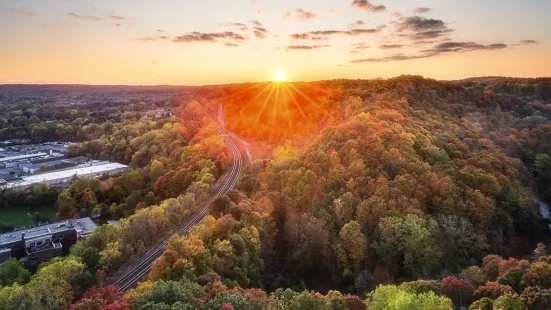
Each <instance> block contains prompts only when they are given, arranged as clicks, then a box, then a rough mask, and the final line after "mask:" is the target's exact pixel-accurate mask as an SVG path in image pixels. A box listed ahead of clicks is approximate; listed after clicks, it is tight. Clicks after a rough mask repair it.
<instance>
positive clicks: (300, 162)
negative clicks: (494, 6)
mask: <svg viewBox="0 0 551 310" xmlns="http://www.w3.org/2000/svg"><path fill="white" fill-rule="evenodd" d="M259 98H260V99H259ZM278 98H279V99H278ZM179 104H180V106H179V108H178V109H179V111H180V113H179V114H177V117H175V118H174V119H172V120H171V122H170V123H167V124H164V125H162V126H159V124H151V126H149V127H148V125H147V124H146V123H136V124H125V125H124V126H122V127H119V128H118V129H117V130H106V131H103V132H101V133H100V134H97V135H94V136H93V138H90V139H87V142H84V143H81V144H79V145H76V146H75V147H74V148H73V151H74V153H75V154H79V155H93V156H98V157H108V158H114V159H118V160H123V161H126V162H130V163H131V164H132V166H133V167H134V168H135V170H134V171H133V172H130V173H128V174H127V175H123V176H122V177H121V178H120V179H116V180H111V181H110V182H111V183H109V184H102V185H103V186H96V185H87V184H85V183H84V181H79V182H77V183H75V184H76V185H75V184H73V186H71V187H70V188H69V189H68V190H66V191H65V192H63V193H62V194H61V195H60V197H59V199H58V207H59V208H60V209H59V210H60V211H61V210H65V209H68V210H70V212H74V210H72V209H70V208H69V206H74V205H75V203H74V201H78V202H79V203H84V204H82V205H79V207H78V208H84V209H86V208H89V207H90V208H92V209H93V208H94V207H95V206H96V205H102V204H103V205H102V207H101V208H100V209H101V210H102V214H103V216H104V217H105V218H111V217H117V218H118V217H127V219H125V220H123V222H122V226H121V227H120V228H117V227H113V226H107V225H106V226H102V227H101V228H100V229H98V230H97V231H96V232H95V233H94V234H93V235H92V236H91V237H90V238H88V239H87V240H85V241H84V242H80V243H78V244H77V245H76V246H75V247H74V248H73V250H72V252H71V254H72V255H71V256H69V257H66V258H63V259H62V260H56V261H53V262H50V263H47V264H45V265H44V266H43V267H41V268H40V269H39V271H38V272H37V273H36V274H34V275H32V276H30V277H29V275H28V274H26V273H24V271H21V270H19V267H17V266H16V264H15V263H13V264H11V265H9V267H4V266H2V267H0V268H10V272H11V273H10V274H12V275H13V274H17V275H19V276H18V277H11V278H9V279H6V280H2V277H1V275H2V274H4V273H7V271H5V272H4V273H3V271H1V270H0V281H2V282H0V284H1V285H4V287H3V288H2V289H1V290H0V308H2V307H5V308H6V309H17V306H18V303H19V302H20V300H22V299H23V297H24V296H35V298H34V299H33V302H34V303H33V304H32V307H33V308H35V309H63V308H67V307H69V305H70V304H71V303H72V305H71V306H70V307H71V309H213V310H218V309H225V310H229V309H239V310H241V309H254V310H256V309H259V310H260V309H270V310H272V309H274V310H275V309H293V310H294V309H297V310H298V309H389V308H388V307H389V306H390V307H391V309H450V308H452V307H453V308H457V309H459V308H461V307H464V308H468V309H549V308H551V304H550V300H551V256H550V255H549V253H548V251H547V250H546V245H547V248H549V246H550V241H551V238H550V237H551V234H550V232H551V231H550V228H549V223H550V222H549V220H546V219H544V218H543V217H542V216H541V214H540V207H541V206H540V204H539V203H538V202H540V201H544V202H547V203H549V202H551V183H550V181H551V157H550V156H551V121H550V120H551V79H530V80H529V79H507V78H479V79H471V80H465V81H454V82H441V81H435V80H428V79H424V78H421V77H415V76H404V77H399V78H394V79H389V80H370V81H360V80H358V81H349V80H335V81H326V82H319V83H312V84H310V85H309V84H303V83H299V84H296V85H292V86H289V85H288V84H285V83H283V84H276V85H272V86H270V85H265V84H258V85H249V84H243V85H233V86H224V87H222V86H221V87H212V86H211V87H205V88H201V89H200V91H199V92H198V94H197V95H196V96H195V97H194V98H191V97H186V100H182V101H181V102H180V103H179ZM220 106H222V107H223V111H224V115H223V121H224V123H225V125H226V128H229V129H231V130H232V131H233V132H234V133H235V134H237V135H239V136H241V137H242V138H244V139H245V140H246V141H248V142H250V143H251V148H252V149H254V146H255V144H256V143H258V144H263V145H264V146H266V145H269V147H270V148H271V150H272V153H271V155H270V156H266V157H264V156H263V157H259V156H255V154H254V152H253V158H252V162H250V163H249V165H248V166H247V167H245V168H244V171H243V173H242V177H241V180H240V182H239V186H238V189H237V190H235V191H233V192H231V193H230V194H229V195H228V196H223V197H220V198H218V199H217V200H216V201H215V203H214V204H213V205H212V206H211V209H210V216H209V217H208V218H207V219H206V220H205V221H204V223H203V224H201V225H200V226H198V227H196V228H195V229H194V231H193V232H192V233H191V234H188V235H186V236H182V237H173V238H172V239H171V241H170V243H169V244H168V246H167V248H166V249H165V252H164V254H163V256H162V257H160V258H159V259H158V260H157V261H156V262H155V263H154V265H153V268H152V271H151V273H150V274H149V277H148V279H147V281H145V282H143V283H141V284H140V285H139V286H138V288H136V289H135V290H133V291H131V292H129V293H127V294H125V295H122V294H121V293H119V292H118V289H117V288H115V287H112V286H108V285H105V283H104V281H103V280H104V277H105V273H107V274H109V273H110V272H113V271H115V270H116V269H117V268H118V267H119V266H120V264H122V263H123V262H124V260H125V259H127V258H130V257H132V256H133V255H137V254H139V253H143V251H144V250H145V248H147V247H148V246H149V245H151V244H153V242H154V241H155V240H158V239H157V237H156V236H157V235H162V234H163V232H166V231H169V230H170V228H171V227H174V225H175V223H177V222H178V221H179V220H180V219H181V218H180V216H182V214H185V212H189V210H193V205H194V203H195V199H198V198H197V197H200V195H201V193H205V192H208V190H209V186H211V185H212V184H213V182H214V180H215V179H216V178H217V177H218V176H220V175H221V173H223V172H224V171H225V169H226V166H225V165H226V164H227V160H226V158H225V155H224V154H225V151H224V148H223V143H222V141H221V139H219V138H218V137H217V136H216V133H215V131H214V130H213V125H212V122H211V120H210V119H207V118H205V117H204V115H203V114H200V113H199V111H200V110H201V111H208V113H209V114H210V115H211V116H213V117H216V115H217V114H218V113H219V109H220ZM199 115H203V116H202V117H199ZM247 126H251V127H250V128H247ZM220 154H222V155H220ZM128 184H136V185H132V186H131V187H128V186H130V185H128ZM91 186H96V187H94V188H95V189H93V190H92V191H95V192H96V195H95V197H96V198H95V199H96V200H95V201H94V200H87V201H83V200H82V196H83V194H82V193H83V192H84V193H86V191H87V189H89V188H91ZM127 187H128V188H127ZM203 187H204V190H199V189H198V188H203ZM117 188H118V189H117ZM119 192H120V196H123V197H126V198H125V199H123V200H120V201H118V200H116V197H118V196H119V194H117V193H119ZM84 196H85V195H84ZM70 199H74V201H73V200H70ZM79 199H80V200H79ZM92 205H93V206H92ZM62 206H67V207H62ZM70 212H69V213H70ZM176 214H177V215H178V216H173V215H176ZM68 266H72V267H68ZM68 268H72V269H70V270H68ZM16 271H17V272H16ZM53 273H56V274H60V275H62V276H60V277H57V278H59V279H58V280H57V281H58V282H56V283H54V284H52V286H53V287H54V288H56V289H58V288H59V291H57V290H54V291H53V292H54V293H52V294H51V295H49V296H50V297H51V298H42V299H41V298H38V297H37V294H38V295H39V294H40V293H41V292H43V291H44V290H45V289H46V287H45V283H46V282H47V279H48V276H50V275H51V274H53ZM94 274H95V275H96V276H95V277H94V276H93V275H94ZM81 278H85V279H86V281H87V282H86V281H81V280H79V279H81ZM94 282H95V283H94ZM12 283H15V284H12ZM81 283H87V284H86V285H84V284H81ZM93 285H95V286H93ZM90 286H93V287H91V288H89V287H90ZM60 287H61V288H60ZM88 288H89V289H88ZM87 289H88V290H87ZM69 292H71V294H69ZM46 299H47V300H46Z"/></svg>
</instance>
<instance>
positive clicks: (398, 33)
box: [0, 0, 551, 85]
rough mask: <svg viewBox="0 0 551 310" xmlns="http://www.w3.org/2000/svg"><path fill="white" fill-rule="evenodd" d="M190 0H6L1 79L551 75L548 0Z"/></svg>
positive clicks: (0, 10)
mask: <svg viewBox="0 0 551 310" xmlns="http://www.w3.org/2000/svg"><path fill="white" fill-rule="evenodd" d="M183 2H187V1H176V0H160V1H156V2H155V5H153V4H152V2H151V1H146V0H136V1H133V2H132V5H129V4H128V2H125V1H107V0H102V1H95V2H94V5H93V6H92V5H89V4H87V2H85V1H82V2H75V1H62V0H40V1H38V0H26V1H15V0H7V1H5V2H3V3H2V4H1V6H0V29H2V30H0V31H1V32H0V35H1V38H2V42H3V43H2V45H3V47H2V49H0V58H1V59H2V62H0V83H84V84H178V85H184V84H185V85H200V84H220V83H231V82H245V81H265V80H270V79H271V78H272V75H273V72H275V71H276V70H278V69H284V70H286V71H287V75H288V76H289V78H290V79H291V80H305V81H308V80H323V79H334V78H366V79H367V78H378V77H383V78H384V77H392V76H396V75H400V74H419V75H423V76H427V77H432V78H437V79H461V78H467V77H472V76H488V75H494V76H495V75H498V76H520V77H536V76H549V75H551V57H549V55H551V43H550V42H548V41H547V40H549V38H551V33H550V31H551V30H550V29H551V25H550V21H549V20H550V19H549V18H547V17H546V16H545V12H550V11H551V4H550V2H549V1H545V0H531V1H529V2H533V3H531V5H530V6H527V5H525V4H526V3H524V4H523V3H518V1H517V2H514V1H509V0H505V1H496V0H487V1H485V2H484V3H483V4H480V3H479V2H480V1H474V0H465V1H461V2H459V1H451V0H441V1H438V2H435V1H429V0H424V1H423V0H411V1H405V0H393V1H381V0H379V1H376V0H374V1H365V0H355V1H353V0H346V1H340V0H339V1H332V0H331V1H329V0H320V1H313V0H305V1H290V0H282V1H279V2H277V3H273V1H271V2H269V1H267V0H264V1H262V0H259V1H252V2H251V1H250V0H235V1H232V2H231V3H229V2H228V1H224V0H205V1H202V2H201V3H199V4H197V3H194V4H191V3H183ZM379 2H380V3H379ZM293 35H294V36H293ZM228 45H231V47H229V46H228ZM367 46H369V48H357V47H367ZM358 60H360V61H358Z"/></svg>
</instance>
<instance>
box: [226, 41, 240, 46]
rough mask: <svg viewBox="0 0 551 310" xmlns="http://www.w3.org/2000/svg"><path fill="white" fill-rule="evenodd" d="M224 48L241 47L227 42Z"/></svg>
mask: <svg viewBox="0 0 551 310" xmlns="http://www.w3.org/2000/svg"><path fill="white" fill-rule="evenodd" d="M224 46H227V47H238V46H239V45H237V44H235V43H230V42H227V43H225V44H224Z"/></svg>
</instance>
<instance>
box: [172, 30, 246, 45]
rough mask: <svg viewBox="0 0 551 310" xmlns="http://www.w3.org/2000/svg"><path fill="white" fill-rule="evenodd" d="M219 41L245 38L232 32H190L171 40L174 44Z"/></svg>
mask: <svg viewBox="0 0 551 310" xmlns="http://www.w3.org/2000/svg"><path fill="white" fill-rule="evenodd" d="M219 39H229V40H245V37H244V36H242V35H240V34H238V33H235V32H232V31H226V32H210V33H205V32H191V33H187V34H183V35H180V36H176V37H174V38H173V39H172V41H173V42H176V43H193V42H216V41H217V40H219Z"/></svg>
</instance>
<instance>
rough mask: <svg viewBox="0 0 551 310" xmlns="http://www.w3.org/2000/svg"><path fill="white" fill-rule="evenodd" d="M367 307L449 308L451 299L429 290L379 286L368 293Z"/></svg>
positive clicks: (377, 309) (376, 309) (378, 309)
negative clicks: (419, 290) (420, 290)
mask: <svg viewBox="0 0 551 310" xmlns="http://www.w3.org/2000/svg"><path fill="white" fill-rule="evenodd" d="M367 309H369V310H386V309H394V310H402V309H403V310H424V309H435V310H451V309H453V304H452V301H451V300H450V299H449V298H447V297H444V296H438V295H436V294H434V292H432V291H430V292H427V293H422V294H415V293H413V292H411V291H408V290H404V289H400V288H398V287H396V286H394V285H385V286H379V287H377V289H376V290H375V291H374V292H372V293H370V294H369V295H368V300H367Z"/></svg>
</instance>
